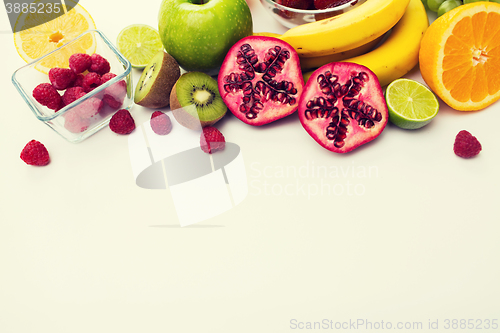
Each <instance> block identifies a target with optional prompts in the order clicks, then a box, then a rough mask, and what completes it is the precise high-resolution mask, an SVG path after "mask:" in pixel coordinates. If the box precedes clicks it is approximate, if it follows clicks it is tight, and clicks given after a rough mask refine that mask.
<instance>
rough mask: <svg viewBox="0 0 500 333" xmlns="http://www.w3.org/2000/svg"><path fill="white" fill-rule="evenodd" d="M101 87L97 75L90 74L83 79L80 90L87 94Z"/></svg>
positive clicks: (99, 78)
mask: <svg viewBox="0 0 500 333" xmlns="http://www.w3.org/2000/svg"><path fill="white" fill-rule="evenodd" d="M100 85H101V77H100V76H99V74H97V73H93V72H90V73H88V74H87V75H85V77H84V78H83V83H82V88H83V90H85V92H87V93H89V92H91V91H92V90H94V89H95V88H97V87H99V86H100Z"/></svg>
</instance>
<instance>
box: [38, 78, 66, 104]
mask: <svg viewBox="0 0 500 333" xmlns="http://www.w3.org/2000/svg"><path fill="white" fill-rule="evenodd" d="M33 97H34V98H35V99H36V101H37V102H38V103H40V104H42V105H43V106H46V107H48V108H49V109H51V110H55V111H57V110H59V109H60V108H61V106H62V105H63V103H62V98H61V95H59V93H58V92H57V90H56V88H54V87H53V86H52V85H51V84H50V83H41V84H39V85H38V86H36V87H35V89H33Z"/></svg>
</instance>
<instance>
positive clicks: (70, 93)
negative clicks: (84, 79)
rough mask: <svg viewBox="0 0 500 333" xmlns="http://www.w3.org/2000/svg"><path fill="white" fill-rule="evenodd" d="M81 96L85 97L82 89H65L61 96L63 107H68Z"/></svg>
mask: <svg viewBox="0 0 500 333" xmlns="http://www.w3.org/2000/svg"><path fill="white" fill-rule="evenodd" d="M83 96H85V91H84V90H83V88H82V87H72V88H68V89H66V91H65V92H64V95H63V96H62V100H63V103H64V105H69V104H71V103H73V102H74V101H76V100H77V99H79V98H80V97H83Z"/></svg>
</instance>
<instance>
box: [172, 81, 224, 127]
mask: <svg viewBox="0 0 500 333" xmlns="http://www.w3.org/2000/svg"><path fill="white" fill-rule="evenodd" d="M170 109H171V110H172V114H173V115H174V117H175V120H177V122H178V123H179V124H181V125H183V126H185V127H187V128H190V129H200V128H201V127H205V126H210V125H213V124H215V123H216V122H217V121H219V120H220V119H221V118H222V117H224V115H225V114H226V112H227V107H226V105H225V104H224V102H223V101H222V97H221V96H220V93H219V88H218V85H217V81H216V80H215V79H214V78H212V77H211V76H209V75H207V74H205V73H201V72H189V73H186V74H183V75H182V76H181V77H180V78H179V80H177V82H176V83H175V86H174V88H173V89H172V92H171V94H170Z"/></svg>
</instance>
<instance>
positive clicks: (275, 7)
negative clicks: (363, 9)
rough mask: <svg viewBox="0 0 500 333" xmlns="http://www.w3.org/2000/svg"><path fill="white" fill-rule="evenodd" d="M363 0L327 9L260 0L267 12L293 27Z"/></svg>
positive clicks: (343, 10)
mask: <svg viewBox="0 0 500 333" xmlns="http://www.w3.org/2000/svg"><path fill="white" fill-rule="evenodd" d="M365 1H366V0H350V1H349V2H347V3H344V4H342V5H339V6H336V7H332V8H328V9H317V10H310V9H295V8H290V7H286V6H283V5H279V4H277V3H276V2H274V1H273V0H260V2H261V3H262V5H263V6H264V8H265V9H266V10H267V12H268V13H269V14H270V15H271V16H272V17H274V18H275V19H276V20H277V21H278V22H279V23H281V24H282V25H284V26H285V27H287V28H294V27H296V26H298V25H301V24H304V23H311V22H315V21H319V20H322V19H325V18H330V17H333V16H337V15H340V14H342V13H345V12H347V11H349V10H351V9H353V8H356V7H358V6H359V5H361V4H362V3H364V2H365Z"/></svg>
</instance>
